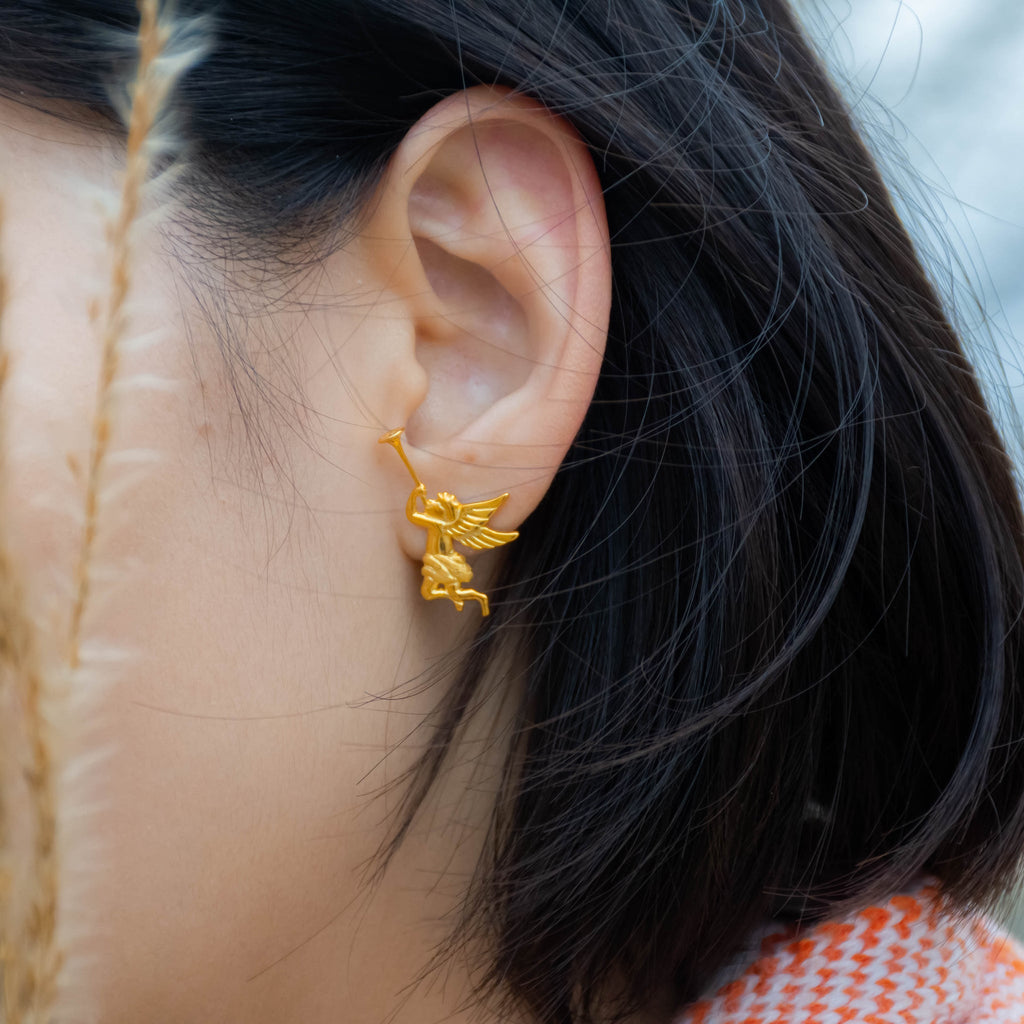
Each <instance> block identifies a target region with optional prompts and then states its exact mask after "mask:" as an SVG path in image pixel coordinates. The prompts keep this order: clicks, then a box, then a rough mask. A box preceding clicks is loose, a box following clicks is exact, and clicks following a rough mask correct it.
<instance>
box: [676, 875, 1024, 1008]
mask: <svg viewBox="0 0 1024 1024" xmlns="http://www.w3.org/2000/svg"><path fill="white" fill-rule="evenodd" d="M845 1022H850V1024H1024V949H1022V948H1021V947H1020V946H1018V945H1017V943H1016V942H1014V940H1012V939H1010V938H1009V937H1008V936H1007V935H1006V934H1005V933H1004V932H1002V931H1000V929H999V928H997V927H996V926H995V925H994V924H992V922H990V921H988V920H987V919H984V918H981V917H974V918H970V917H968V918H966V919H965V918H964V917H963V915H959V916H954V915H953V914H952V913H951V912H950V911H949V909H948V908H946V907H944V906H943V904H942V901H941V900H940V899H939V898H938V897H937V895H936V892H935V890H934V888H932V887H930V886H922V887H921V888H919V889H916V890H914V891H913V892H908V893H904V894H901V895H899V896H894V897H893V898H892V899H891V900H889V901H888V902H887V903H885V904H883V905H881V906H873V907H867V908H866V909H864V910H861V911H860V912H858V913H856V914H853V915H851V916H850V917H847V918H844V919H841V920H838V921H829V922H826V923H823V924H819V925H816V926H814V927H812V928H805V929H803V930H802V931H797V930H796V929H795V928H792V927H789V928H780V927H778V926H776V927H774V928H771V929H765V931H764V932H763V933H762V934H760V935H758V936H757V937H756V940H755V942H754V943H753V945H752V947H751V953H750V954H749V955H748V957H746V958H745V959H743V960H741V961H740V962H738V963H736V964H735V965H733V966H732V967H731V968H730V969H728V970H726V971H724V972H723V974H722V975H721V976H720V977H719V978H718V979H717V980H716V982H715V983H714V984H713V985H712V986H711V987H710V989H709V994H708V995H707V996H706V997H705V998H703V999H701V1000H699V1001H698V1002H697V1003H694V1004H693V1005H692V1006H690V1007H689V1009H688V1010H687V1011H686V1012H685V1013H684V1014H683V1016H682V1017H680V1018H678V1024H845Z"/></svg>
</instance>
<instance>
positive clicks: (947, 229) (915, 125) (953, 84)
mask: <svg viewBox="0 0 1024 1024" xmlns="http://www.w3.org/2000/svg"><path fill="white" fill-rule="evenodd" d="M794 3H795V5H796V7H797V9H798V11H799V12H800V13H801V15H802V16H803V18H804V21H805V23H806V24H807V25H808V27H809V29H810V31H811V34H812V35H813V36H814V37H815V38H816V39H817V40H818V43H819V46H820V48H821V50H822V52H823V53H824V55H825V57H826V60H827V61H828V62H829V64H830V65H831V67H832V68H833V70H834V73H835V75H836V78H837V80H838V81H839V83H840V85H841V86H842V88H843V89H844V91H845V92H846V94H847V96H848V97H849V98H850V99H851V101H852V104H853V106H854V110H855V113H856V115H857V116H858V118H859V120H860V121H861V124H862V126H864V127H865V129H866V131H867V133H868V135H869V136H870V138H871V139H872V143H873V145H874V148H875V151H876V153H878V154H879V156H880V157H881V159H882V162H883V164H884V166H885V170H886V172H887V177H888V180H889V183H890V186H891V187H892V188H893V189H894V191H895V192H896V193H897V197H898V201H899V203H900V207H901V211H902V212H903V213H904V215H905V219H906V220H907V221H908V223H909V225H910V227H911V230H912V233H913V234H914V235H915V237H916V238H917V239H918V240H919V241H921V243H922V244H923V245H924V247H925V248H926V249H928V250H929V256H930V262H931V264H932V266H933V273H934V275H935V277H936V279H937V280H938V282H939V285H940V287H941V288H942V289H943V291H944V292H945V293H946V294H947V295H952V298H953V301H954V313H955V315H956V317H957V319H958V321H959V322H960V325H961V327H962V328H963V329H964V331H965V333H966V335H967V336H968V337H969V338H970V339H971V344H972V353H971V354H972V356H973V357H974V358H975V360H976V362H977V363H978V364H979V369H980V372H981V373H982V375H983V377H984V379H985V382H986V385H987V388H988V391H989V395H990V398H991V399H992V400H993V401H994V402H995V403H996V404H997V405H998V406H999V407H1000V409H1001V410H1002V414H1001V415H1002V420H1003V425H1004V430H1005V431H1006V432H1007V433H1010V434H1012V435H1014V438H1013V439H1011V444H1013V445H1020V433H1019V429H1018V426H1017V423H1016V422H1015V421H1016V419H1017V417H1019V416H1021V414H1022V412H1024V354H1022V346H1024V274H1022V270H1024V3H1021V0H907V2H900V0H854V2H849V0H794ZM936 228H937V229H938V230H937V231H936V230H935V229H936ZM943 236H944V237H943ZM979 301H980V303H981V305H980V306H979V305H978V302H979ZM1004 375H1005V379H1004V380H1001V379H1000V378H1001V377H1003V376H1004ZM1007 389H1008V390H1007ZM1007 396H1009V399H1010V404H1008V403H1007ZM1010 405H1012V408H1011V407H1010ZM1015 454H1017V455H1018V457H1024V447H1021V449H1020V450H1018V451H1017V452H1016V453H1015ZM1021 465H1022V468H1024V462H1021Z"/></svg>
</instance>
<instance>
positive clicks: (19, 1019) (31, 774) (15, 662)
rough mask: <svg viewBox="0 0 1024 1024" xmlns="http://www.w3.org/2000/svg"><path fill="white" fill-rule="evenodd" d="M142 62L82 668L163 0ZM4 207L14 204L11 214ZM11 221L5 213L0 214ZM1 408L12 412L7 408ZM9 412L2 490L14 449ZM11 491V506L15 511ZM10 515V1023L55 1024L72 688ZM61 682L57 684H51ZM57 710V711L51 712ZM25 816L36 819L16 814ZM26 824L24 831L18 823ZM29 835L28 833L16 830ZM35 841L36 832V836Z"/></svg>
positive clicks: (0, 902) (2, 857)
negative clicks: (46, 632) (58, 731)
mask: <svg viewBox="0 0 1024 1024" xmlns="http://www.w3.org/2000/svg"><path fill="white" fill-rule="evenodd" d="M138 8H139V15H140V19H139V28H138V32H137V40H136V41H137V48H138V63H137V68H136V74H135V79H134V82H133V84H132V86H131V87H130V89H129V97H130V109H129V114H128V118H127V120H128V138H127V152H126V157H127V159H126V167H125V172H124V177H123V181H122V185H121V190H120V195H119V198H118V203H117V211H116V214H115V215H114V217H113V219H112V221H111V223H110V225H109V229H108V243H109V252H110V268H111V269H110V276H109V281H108V291H107V295H106V298H105V301H104V303H103V305H102V307H101V319H100V337H99V341H100V372H99V381H98V386H97V395H96V405H95V412H94V416H93V421H92V430H91V437H90V455H89V464H88V471H87V476H86V484H85V496H84V526H83V531H82V538H81V544H80V547H79V553H78V557H77V563H76V566H75V569H74V596H73V601H72V607H71V610H70V617H69V628H68V636H67V644H66V649H65V650H66V666H67V668H68V669H70V670H71V671H72V672H74V670H76V669H78V668H79V666H80V664H81V649H82V639H83V628H84V623H85V620H86V616H87V612H88V608H89V602H90V595H91V593H92V589H93V577H94V562H95V558H96V546H97V544H96V542H97V533H98V525H99V522H100V515H101V511H102V508H101V506H102V501H101V498H102V495H103V494H104V483H105V466H106V463H107V459H108V453H109V449H110V443H111V437H112V434H113V413H114V401H113V396H114V384H115V381H116V378H117V375H118V369H119V364H120V349H121V346H122V342H123V338H124V335H125V331H126V323H127V302H128V298H129V294H130V290H131V283H132V269H133V268H132V255H133V253H132V241H133V235H134V229H135V227H136V224H137V222H138V220H139V217H140V211H141V208H142V204H143V198H144V193H145V185H146V182H147V180H148V179H149V177H150V175H151V171H152V163H153V154H154V152H155V148H156V147H155V146H154V145H153V144H152V134H153V130H154V126H155V125H156V122H157V118H158V115H159V113H160V110H161V107H162V105H163V103H164V101H165V99H166V97H167V94H168V92H169V90H170V88H171V85H172V84H173V80H174V78H175V77H176V74H177V73H180V70H181V69H180V67H179V68H173V69H168V68H167V67H161V61H160V57H161V55H162V54H163V52H164V49H165V46H166V44H167V41H168V39H169V37H170V34H171V33H170V26H169V24H168V23H167V22H165V21H163V20H162V19H161V17H160V2H159V0H138ZM0 214H2V210H0ZM0 228H2V216H0ZM5 288H6V285H5V278H4V276H3V268H2V266H0V399H2V397H3V383H4V381H5V379H6V369H7V357H6V353H5V350H4V349H3V347H2V326H3V309H4V305H5ZM2 411H3V410H2V406H0V413H2ZM5 440H6V439H5V437H4V434H3V425H2V418H0V488H2V486H3V481H4V473H3V458H2V456H3V452H4V450H5V448H4V443H5ZM3 498H4V495H3V492H2V490H0V507H3ZM3 528H4V524H3V521H2V519H0V715H3V721H2V722H0V744H2V749H0V755H2V756H0V985H2V1009H3V1020H4V1021H5V1024H23V1022H24V1024H49V1022H50V1021H51V1020H52V1019H53V1018H52V1013H53V1008H54V1005H55V1003H56V998H57V989H58V976H59V973H60V968H61V963H62V956H61V952H60V950H59V948H58V940H57V939H58V937H57V920H58V895H59V880H60V872H59V863H58V819H57V801H56V792H57V780H58V775H59V768H60V767H61V766H59V765H58V764H57V759H56V756H55V751H56V750H57V749H58V748H59V749H67V748H66V747H65V746H64V745H58V743H57V742H56V740H57V737H55V736H54V734H53V732H54V730H53V728H52V725H51V719H50V716H49V715H48V714H47V709H48V708H50V707H51V705H50V704H49V703H48V702H53V701H54V700H55V699H56V698H57V697H58V695H59V694H60V693H61V692H62V688H61V687H59V686H58V685H56V683H57V681H56V680H47V679H45V678H44V676H43V673H42V671H41V668H40V664H41V662H40V659H39V656H38V654H39V648H38V643H37V638H36V636H35V631H34V629H33V624H32V622H31V621H30V619H29V616H28V613H27V611H26V603H25V600H24V597H25V591H24V588H23V587H22V586H21V585H20V582H19V580H18V576H17V566H16V564H15V563H14V562H13V560H12V559H11V558H10V557H9V549H8V547H7V545H6V540H5V538H4V536H3ZM48 684H51V685H48ZM51 710H52V708H51ZM15 811H16V812H17V814H18V815H21V817H25V818H30V819H31V821H30V822H28V821H21V820H18V821H17V822H16V823H15V821H14V818H15ZM15 824H16V825H17V828H15ZM15 832H17V836H14V833H15ZM24 837H30V838H28V839H25V838H24Z"/></svg>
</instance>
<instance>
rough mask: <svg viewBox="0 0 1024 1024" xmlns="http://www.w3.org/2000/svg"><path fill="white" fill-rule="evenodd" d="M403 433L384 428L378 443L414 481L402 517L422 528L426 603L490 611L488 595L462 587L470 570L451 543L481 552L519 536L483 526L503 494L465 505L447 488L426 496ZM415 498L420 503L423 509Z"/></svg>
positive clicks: (422, 590) (421, 590)
mask: <svg viewBox="0 0 1024 1024" xmlns="http://www.w3.org/2000/svg"><path fill="white" fill-rule="evenodd" d="M402 434H403V429H402V428H401V427H399V428H398V430H389V431H388V432H387V433H386V434H384V435H383V436H382V437H380V438H378V443H379V444H389V445H391V446H392V447H393V448H394V449H395V451H396V452H398V456H399V458H400V459H401V460H402V461H403V462H404V463H405V467H406V469H408V470H409V472H410V474H412V478H413V480H414V481H415V483H416V486H415V487H414V488H413V489H412V493H411V494H410V495H409V500H408V501H407V502H406V504H405V517H406V519H408V520H409V522H410V523H412V524H413V525H414V526H422V527H423V528H424V529H425V530H426V531H427V550H426V551H425V552H424V554H423V568H422V569H421V570H420V572H421V574H422V575H423V585H422V586H421V587H420V593H421V594H422V595H423V596H424V597H425V598H426V599H427V600H428V601H436V600H437V599H438V598H441V597H446V598H448V600H449V601H451V602H452V603H453V604H454V605H455V607H456V608H457V609H458V610H459V611H460V612H461V611H462V606H463V605H464V604H465V603H466V601H479V602H480V611H481V612H482V613H483V614H484V615H490V613H491V608H490V605H489V604H488V601H487V595H486V594H482V593H480V591H479V590H472V589H470V588H467V587H465V586H464V584H466V583H468V582H469V581H470V580H471V579H472V578H473V570H472V569H471V568H470V567H469V563H468V562H467V561H466V559H465V557H464V556H463V555H462V554H460V553H459V552H458V551H456V550H455V543H456V541H457V542H458V543H459V544H463V545H465V546H466V547H467V548H475V549H476V550H478V551H482V550H484V549H486V548H497V547H501V545H502V544H508V543H509V542H510V541H513V540H515V539H516V537H518V536H519V534H518V533H517V532H513V533H502V532H501V531H499V530H492V529H491V528H490V527H489V526H488V525H487V524H488V522H489V521H490V518H491V516H493V515H494V513H495V512H497V511H498V509H499V508H501V506H502V505H504V504H505V501H506V500H507V499H508V493H507V492H506V493H505V494H499V495H498V497H496V498H488V499H487V500H486V501H474V502H472V503H471V504H468V505H464V504H463V503H462V502H461V501H459V499H458V498H456V497H455V495H454V494H449V493H448V492H447V491H441V492H440V493H439V494H438V496H437V497H436V498H428V497H427V487H426V485H425V484H424V483H423V482H422V481H421V480H420V478H419V476H418V475H417V473H416V470H415V469H413V468H412V463H411V462H410V461H409V457H408V456H407V455H406V454H405V449H403V448H402ZM419 502H422V503H423V507H422V508H420V507H419V504H418V503H419Z"/></svg>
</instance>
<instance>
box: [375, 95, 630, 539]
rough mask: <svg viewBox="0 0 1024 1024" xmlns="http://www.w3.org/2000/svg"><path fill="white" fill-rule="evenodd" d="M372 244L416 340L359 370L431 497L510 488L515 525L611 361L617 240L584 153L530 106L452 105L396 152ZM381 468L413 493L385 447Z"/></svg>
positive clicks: (483, 100) (563, 129) (504, 514)
mask: <svg viewBox="0 0 1024 1024" xmlns="http://www.w3.org/2000/svg"><path fill="white" fill-rule="evenodd" d="M359 241H360V248H361V252H362V256H363V258H364V259H365V260H366V262H367V265H368V267H369V268H370V269H371V272H372V273H373V274H374V275H375V276H376V277H377V278H378V280H379V281H380V282H381V285H382V287H386V289H387V291H388V292H389V294H390V295H391V296H393V297H394V299H396V300H397V302H391V303H389V305H388V315H389V317H391V316H394V315H395V314H396V313H397V314H399V315H401V316H402V317H404V318H407V323H408V325H409V330H410V337H411V340H412V344H410V345H408V346H406V347H404V348H402V349H397V350H396V349H395V348H394V347H390V346H388V347H382V348H381V349H380V353H379V360H378V361H379V365H376V366H370V367H366V366H364V367H363V370H364V372H365V371H366V370H370V371H371V372H372V374H373V376H374V379H375V380H376V385H377V387H376V388H375V389H374V390H375V391H376V394H377V396H378V401H376V402H374V403H373V404H374V406H375V412H376V414H377V415H378V416H379V417H380V419H381V425H382V426H383V427H387V428H393V427H399V426H404V427H405V428H406V450H407V452H408V453H409V456H410V459H411V461H412V462H413V464H414V465H415V466H416V469H417V471H418V472H419V474H420V476H421V477H422V479H423V481H424V483H425V484H426V486H427V488H428V490H429V491H431V492H435V491H439V490H448V491H452V492H454V493H456V494H457V495H458V496H459V498H460V499H461V500H463V501H472V500H476V499H479V498H483V497H493V496H495V495H496V494H499V493H502V492H504V491H508V492H509V493H510V497H509V500H508V501H507V502H506V504H505V505H504V506H503V507H502V509H501V510H500V511H499V513H498V514H497V515H496V516H495V525H496V526H498V527H499V528H500V529H506V530H508V529H515V528H516V527H518V525H519V524H520V523H521V522H522V521H523V520H524V519H525V518H526V517H527V516H528V515H529V514H530V512H531V511H532V510H533V509H534V508H535V507H536V505H537V503H538V502H539V501H540V499H541V498H542V497H543V495H544V493H545V491H546V490H547V488H548V486H549V485H550V483H551V480H552V478H553V476H554V474H555V472H556V471H557V469H558V466H559V465H560V463H561V461H562V459H563V457H564V455H565V453H566V451H567V449H568V447H569V445H570V444H571V443H572V440H573V438H574V437H575V435H576V433H577V431H578V430H579V427H580V424H581V422H582V420H583V417H584V415H585V414H586V411H587V407H588V406H589V404H590V401H591V398H592V396H593V393H594V388H595V385H596V383H597V377H598V373H599V371H600V367H601V361H602V358H603V355H604V345H605V340H606V335H607V325H608V312H609V307H610V303H611V264H610V256H609V237H608V226H607V221H606V218H605V212H604V204H603V200H602V194H601V187H600V183H599V180H598V177H597V173H596V170H595V168H594V165H593V161H592V160H591V157H590V154H589V152H588V151H587V148H586V146H585V145H584V144H583V142H582V141H581V139H580V138H579V137H578V136H577V135H576V133H575V132H574V131H573V129H572V128H571V127H570V126H569V125H568V124H566V123H565V122H564V121H562V120H561V119H559V118H557V117H555V116H553V115H552V114H551V113H550V112H549V111H547V110H546V109H545V108H543V107H542V106H540V105H539V104H537V103H535V102H533V101H531V100H528V99H524V98H523V97H520V96H515V95H513V94H511V93H508V92H505V91H502V90H497V89H493V88H486V87H479V88H474V89H470V90H468V91H466V92H464V93H460V94H458V95H456V96H452V97H449V98H448V99H446V100H445V101H443V102H441V103H439V104H438V105H437V106H436V107H434V108H433V109H432V110H431V111H430V112H429V113H428V114H426V115H425V116H424V118H423V119H422V120H421V121H420V122H419V123H418V124H417V125H416V126H415V128H414V129H413V130H412V131H411V132H410V133H409V134H408V136H407V137H406V138H405V140H404V141H403V143H402V144H401V146H400V147H399V149H398V151H397V152H396V154H395V155H394V158H393V159H392V161H391V163H390V165H389V168H388V171H387V175H386V178H385V180H384V182H383V183H382V185H381V188H380V190H379V193H378V197H377V201H376V203H375V204H374V205H373V206H372V213H371V215H370V217H369V219H368V220H367V222H366V223H365V225H364V226H363V229H362V230H361V233H360V240H359ZM369 358H370V359H371V360H372V359H373V357H372V356H370V357H369ZM396 360H397V365H396ZM365 383H366V382H365V377H364V386H365ZM381 458H382V459H385V460H388V464H389V465H390V466H392V470H393V472H394V474H395V475H396V487H397V486H398V484H397V478H402V479H403V483H402V485H401V486H402V489H403V490H404V489H405V486H406V484H407V482H408V480H407V477H406V475H405V470H404V469H403V468H402V467H401V466H400V465H399V464H398V462H397V460H395V459H394V456H393V454H390V453H388V452H387V449H386V447H385V448H383V449H382V454H381ZM417 543H418V544H419V545H420V547H422V541H421V540H419V539H418V540H417Z"/></svg>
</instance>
